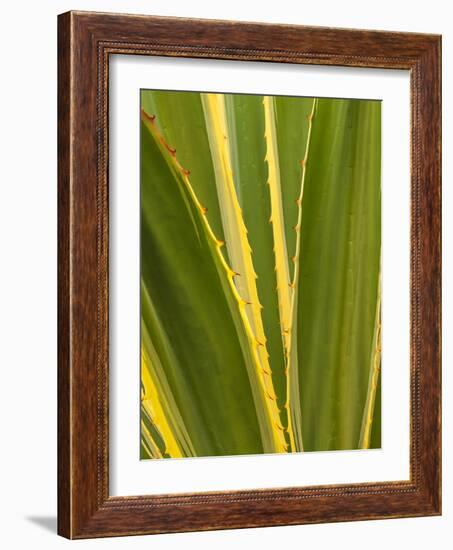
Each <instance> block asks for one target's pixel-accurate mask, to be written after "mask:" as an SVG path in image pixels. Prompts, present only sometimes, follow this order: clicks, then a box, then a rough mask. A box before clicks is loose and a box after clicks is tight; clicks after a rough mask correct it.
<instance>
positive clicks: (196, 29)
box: [58, 12, 441, 538]
mask: <svg viewBox="0 0 453 550" xmlns="http://www.w3.org/2000/svg"><path fill="white" fill-rule="evenodd" d="M58 30H59V37H58V47H59V65H58V68H59V75H58V86H59V102H58V115H59V127H58V155H59V157H58V158H59V169H58V194H59V198H58V207H59V212H58V231H59V236H58V253H59V272H58V293H59V309H58V330H59V344H58V403H59V405H58V406H59V419H58V455H59V460H58V491H59V497H58V532H59V533H60V534H61V535H63V536H65V537H68V538H87V537H101V536H114V535H129V534H145V533H160V532H176V531H194V530H207V529H227V528H241V527H253V526H265V525H290V524H301V523H316V522H327V521H352V520H359V519H376V518H389V517H407V516H421V515H435V514H440V511H441V503H440V498H441V497H440V492H441V490H440V484H441V479H440V457H441V450H440V445H441V440H440V437H441V431H440V396H441V386H440V384H441V380H440V303H441V302H440V292H441V290H440V284H441V278H440V270H441V259H440V224H441V219H440V211H441V209H440V201H441V194H440V193H441V191H440V189H441V174H440V167H441V162H440V154H441V152H440V149H441V136H440V110H441V91H440V74H441V73H440V59H441V52H440V48H441V40H440V37H439V36H433V35H426V34H412V33H391V32H377V31H361V30H344V29H332V28H314V27H303V26H293V25H264V24H256V23H236V22H226V21H204V20H194V19H179V18H165V17H149V16H133V15H112V14H98V13H84V12H69V13H66V14H63V15H61V16H59V29H58ZM111 54H123V55H129V54H139V55H165V56H177V57H194V58H214V59H233V60H248V61H257V62H260V61H274V62H287V63H304V64H321V65H339V66H353V67H383V68H387V69H407V70H409V71H410V74H411V113H412V114H411V117H412V120H411V142H412V147H411V243H410V247H411V281H410V293H411V350H410V364H411V454H410V460H411V479H410V481H401V482H383V483H369V484H353V485H342V486H340V485H335V486H323V487H305V488H304V487H295V488H288V489H267V490H253V491H229V492H220V493H200V494H185V495H158V496H137V497H110V496H109V490H108V487H109V484H108V60H109V56H110V55H111Z"/></svg>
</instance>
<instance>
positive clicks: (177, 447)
mask: <svg viewBox="0 0 453 550" xmlns="http://www.w3.org/2000/svg"><path fill="white" fill-rule="evenodd" d="M141 307H142V327H141V339H142V361H141V364H142V369H141V375H142V376H141V378H142V387H143V391H142V416H143V418H146V417H147V418H148V419H149V421H150V422H152V423H153V424H154V426H155V428H156V429H157V430H158V431H159V434H160V437H161V439H162V444H163V447H162V454H166V455H168V456H171V457H182V456H195V449H194V447H193V444H192V441H191V439H190V436H189V434H188V431H187V428H186V426H185V423H184V420H183V418H182V416H181V413H180V411H179V409H178V406H177V404H176V402H175V400H174V398H173V395H172V393H171V389H170V387H169V384H168V381H167V376H166V372H165V367H164V365H168V364H169V363H170V362H171V361H174V360H175V358H174V355H173V353H172V349H171V345H170V343H169V342H168V340H167V338H166V334H165V331H164V330H163V329H162V327H161V326H160V324H159V319H158V317H157V314H156V311H155V309H154V306H153V303H152V300H151V299H150V297H149V295H148V291H147V289H146V286H145V285H144V284H143V281H142V283H141ZM145 319H146V322H145ZM150 333H151V334H152V337H151V334H150Z"/></svg>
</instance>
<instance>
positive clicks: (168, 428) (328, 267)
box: [140, 90, 381, 459]
mask: <svg viewBox="0 0 453 550" xmlns="http://www.w3.org/2000/svg"><path fill="white" fill-rule="evenodd" d="M140 116H141V158H140V168H141V182H140V184H141V249H140V254H141V274H140V284H141V430H140V433H141V444H140V457H141V458H142V459H154V458H182V457H207V456H230V455H244V454H253V455H254V454H263V453H266V454H267V453H294V452H308V451H335V450H352V449H370V448H380V446H381V406H380V405H381V394H380V392H381V389H380V377H381V313H380V308H381V283H380V278H381V266H380V263H381V102H380V101H377V100H376V101H375V100H362V99H333V98H317V97H286V96H262V95H261V96H260V95H242V94H222V93H201V92H182V91H162V90H141V114H140Z"/></svg>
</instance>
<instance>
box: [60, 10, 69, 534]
mask: <svg viewBox="0 0 453 550" xmlns="http://www.w3.org/2000/svg"><path fill="white" fill-rule="evenodd" d="M71 20H72V17H71V14H70V13H65V14H62V15H59V16H58V140H57V141H58V171H57V172H58V498H57V501H58V525H57V532H58V534H59V535H61V536H63V537H66V538H71V535H72V522H71V516H72V506H71V493H72V483H71V433H72V429H71V395H70V392H71V384H70V377H71V364H70V361H71V353H70V349H71V338H70V318H71V314H70V307H71V306H70V230H71V228H70V218H71V215H70V195H71V190H70V187H71V181H70V174H71V168H70V164H71V95H72V94H71V26H72V21H71Z"/></svg>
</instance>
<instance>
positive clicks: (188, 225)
mask: <svg viewBox="0 0 453 550" xmlns="http://www.w3.org/2000/svg"><path fill="white" fill-rule="evenodd" d="M141 131H142V139H141V143H142V145H141V146H142V164H141V169H142V173H141V183H142V185H141V190H142V191H141V192H142V226H141V227H142V233H141V238H142V257H141V261H142V281H143V285H144V287H145V288H146V292H147V295H148V296H149V300H150V301H151V303H152V306H153V311H154V312H155V317H156V318H155V319H150V315H149V312H148V313H147V312H146V308H143V310H142V314H143V321H144V325H145V327H146V330H147V333H148V334H149V337H150V339H151V341H152V343H153V345H154V346H155V347H156V351H157V353H158V355H159V358H160V360H161V362H162V363H163V364H165V374H166V383H167V384H168V387H169V389H170V391H171V395H172V398H173V400H174V403H175V404H176V407H177V413H178V414H180V415H181V417H182V418H183V419H184V426H185V429H186V430H187V433H188V435H189V437H190V441H191V444H192V446H193V449H194V451H195V454H196V455H197V456H209V455H228V454H253V453H262V452H263V439H262V435H261V432H260V424H259V422H258V417H259V416H260V415H261V416H263V415H264V414H265V413H264V412H263V411H264V405H263V403H262V401H261V400H260V398H261V395H260V394H259V392H257V390H256V387H252V386H251V383H250V379H249V375H250V370H251V369H254V360H255V358H254V357H252V354H251V351H250V345H249V341H248V336H247V335H246V334H244V328H243V317H244V316H245V312H244V304H243V303H242V302H240V297H239V296H238V295H237V291H236V289H235V287H234V283H233V274H232V271H231V269H230V268H229V267H228V266H227V264H226V263H225V260H224V259H223V256H222V253H221V252H220V248H221V246H222V242H221V241H220V240H218V239H217V238H216V237H215V235H214V234H213V232H212V229H211V227H210V226H209V223H208V221H207V217H206V212H205V211H204V209H203V207H202V205H201V204H200V203H199V201H198V200H197V198H196V196H195V194H194V192H193V189H192V187H191V185H190V181H189V178H188V174H187V172H186V171H185V170H184V169H183V168H182V167H181V166H180V165H179V163H178V161H177V160H176V158H175V155H174V153H173V150H172V149H171V147H169V146H168V145H167V144H166V143H165V141H164V140H163V139H162V137H161V136H160V134H159V132H158V130H157V127H156V126H155V124H154V123H153V121H152V120H151V118H150V117H147V116H146V115H143V117H142V130H141ZM156 331H158V332H157V334H156ZM143 343H144V345H145V349H147V341H146V339H144V340H143ZM163 343H165V345H166V348H167V349H164V348H163ZM147 351H148V350H147ZM164 352H165V353H164ZM170 352H171V353H170ZM148 353H149V351H148ZM164 362H165V363H164ZM153 367H155V365H154V364H153V363H152V362H151V364H150V365H148V366H146V368H153ZM145 391H146V389H145Z"/></svg>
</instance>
